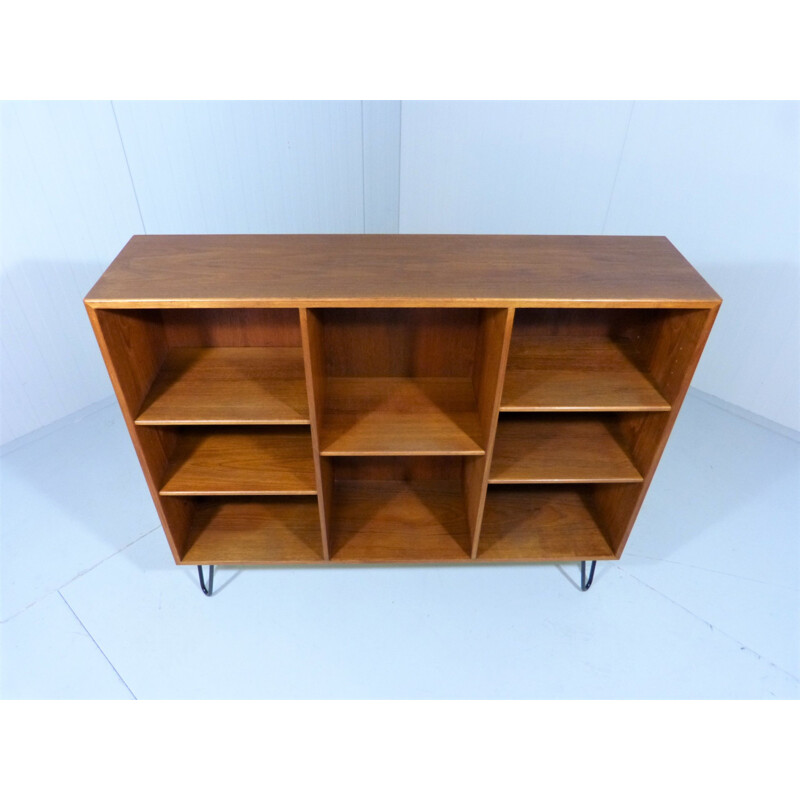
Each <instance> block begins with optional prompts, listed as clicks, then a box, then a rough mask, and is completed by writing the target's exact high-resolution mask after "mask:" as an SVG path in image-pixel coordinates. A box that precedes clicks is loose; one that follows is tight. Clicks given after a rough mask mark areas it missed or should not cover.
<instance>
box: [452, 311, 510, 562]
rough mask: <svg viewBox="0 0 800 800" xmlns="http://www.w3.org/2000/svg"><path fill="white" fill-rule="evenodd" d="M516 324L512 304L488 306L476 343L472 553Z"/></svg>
mask: <svg viewBox="0 0 800 800" xmlns="http://www.w3.org/2000/svg"><path fill="white" fill-rule="evenodd" d="M513 324H514V309H513V308H496V309H495V308H492V309H485V310H484V311H483V313H482V315H481V320H480V329H479V331H478V340H477V344H476V347H475V363H474V366H473V371H472V385H473V388H474V390H475V399H476V401H477V404H478V418H479V419H480V424H481V433H482V435H483V442H482V443H481V444H482V445H483V448H484V450H485V451H486V454H485V455H482V456H469V457H467V458H465V460H464V493H465V496H466V504H467V521H468V524H469V529H470V535H471V537H472V553H471V557H472V558H475V557H476V556H477V553H478V541H479V539H480V533H481V521H482V519H483V508H484V505H485V503H486V487H487V485H488V482H489V467H490V465H491V463H492V451H493V449H494V439H495V433H496V431H497V419H498V415H499V413H500V398H501V395H502V393H503V379H504V378H505V372H506V362H507V361H508V349H509V345H510V343H511V329H512V327H513Z"/></svg>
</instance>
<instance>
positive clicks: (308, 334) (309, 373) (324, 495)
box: [300, 308, 333, 561]
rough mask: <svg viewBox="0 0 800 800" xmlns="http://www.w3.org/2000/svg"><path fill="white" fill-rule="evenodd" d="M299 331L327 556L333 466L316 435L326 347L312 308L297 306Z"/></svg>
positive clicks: (327, 556) (322, 399)
mask: <svg viewBox="0 0 800 800" xmlns="http://www.w3.org/2000/svg"><path fill="white" fill-rule="evenodd" d="M300 333H301V335H302V338H303V361H304V363H305V369H306V389H307V390H308V414H309V418H310V419H311V447H312V450H313V453H314V473H315V475H316V480H317V502H318V503H319V521H320V529H321V532H322V554H323V557H324V558H325V560H326V561H329V560H330V547H329V540H330V535H329V530H330V524H331V505H332V503H333V467H332V465H331V463H330V461H329V460H328V459H323V458H322V456H321V455H320V448H319V435H320V430H321V428H322V415H323V412H324V409H325V351H324V349H323V340H322V320H321V318H320V315H319V312H317V311H314V310H313V309H307V308H301V309H300Z"/></svg>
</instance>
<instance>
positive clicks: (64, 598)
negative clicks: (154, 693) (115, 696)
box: [58, 590, 138, 700]
mask: <svg viewBox="0 0 800 800" xmlns="http://www.w3.org/2000/svg"><path fill="white" fill-rule="evenodd" d="M58 596H59V597H60V598H61V599H62V600H63V601H64V604H65V605H66V607H67V608H68V609H69V610H70V611H71V612H72V616H73V617H75V619H76V620H78V624H79V625H80V626H81V628H83V629H84V630H85V631H86V635H87V636H88V637H89V638H90V639H91V640H92V643H93V644H94V646H95V647H96V648H97V649H98V650H99V651H100V654H101V655H102V656H103V658H104V659H105V660H106V661H107V662H108V666H109V667H111V669H113V670H114V674H115V675H116V676H117V677H118V678H119V679H120V682H121V683H122V685H123V686H124V687H125V688H126V689H127V690H128V691H129V692H130V695H131V697H132V698H133V699H134V700H137V699H138V698H137V697H136V695H135V694H134V693H133V692H132V691H131V687H130V686H128V684H127V683H126V682H125V679H124V678H123V677H122V675H120V674H119V670H118V669H117V668H116V667H115V666H114V665H113V664H112V663H111V659H110V658H109V657H108V656H107V655H106V654H105V652H104V651H103V648H102V647H100V645H99V644H97V640H96V639H95V638H94V636H92V634H91V633H89V629H88V628H87V627H86V626H85V625H84V624H83V620H82V619H81V618H80V617H79V616H78V615H77V614H76V613H75V609H74V608H73V607H72V606H71V605H70V604H69V603H68V602H67V598H66V597H64V595H63V594H61V591H60V590H59V592H58Z"/></svg>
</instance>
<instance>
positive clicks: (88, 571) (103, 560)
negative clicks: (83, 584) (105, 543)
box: [57, 524, 161, 592]
mask: <svg viewBox="0 0 800 800" xmlns="http://www.w3.org/2000/svg"><path fill="white" fill-rule="evenodd" d="M160 527H161V525H160V524H159V525H156V526H155V528H151V529H150V530H149V531H145V532H144V533H143V534H142V535H141V536H137V537H136V539H134V540H133V541H132V542H128V544H126V545H125V546H124V547H120V549H119V550H117V551H116V552H114V553H111V554H110V555H107V556H106V557H105V558H103V559H101V560H100V561H98V562H97V563H96V564H92V566H91V567H87V568H86V569H85V570H83V571H82V572H79V573H78V574H77V575H75V576H73V577H72V578H70V579H69V580H68V581H67V582H66V583H64V584H62V585H61V586H59V587H58V590H57V591H59V592H60V591H61V590H62V589H66V588H67V586H70V585H71V584H73V583H74V582H75V581H76V580H78V578H82V577H83V576H84V575H88V574H89V573H90V572H91V571H92V570H94V569H97V567H99V566H100V565H101V564H105V563H106V561H108V560H109V559H112V558H114V557H115V556H118V555H119V554H120V553H124V552H125V551H126V550H127V549H128V548H129V547H133V545H135V544H137V543H138V542H141V541H142V539H144V538H145V537H146V536H149V535H150V534H151V533H155V532H156V531H157V530H158V529H159V528H160Z"/></svg>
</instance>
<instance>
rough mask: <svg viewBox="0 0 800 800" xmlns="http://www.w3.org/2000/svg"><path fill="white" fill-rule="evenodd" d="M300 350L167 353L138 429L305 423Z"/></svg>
mask: <svg viewBox="0 0 800 800" xmlns="http://www.w3.org/2000/svg"><path fill="white" fill-rule="evenodd" d="M308 422H309V415H308V395H307V393H306V384H305V376H304V372H303V351H302V348H300V347H208V348H197V347H179V348H176V349H174V350H170V351H169V352H168V353H167V356H166V359H165V361H164V364H163V366H162V367H161V370H160V372H159V373H158V375H157V376H156V379H155V381H154V382H153V386H152V388H151V389H150V391H149V393H148V395H147V397H146V398H145V400H144V403H143V404H142V407H141V410H140V411H139V415H138V417H137V418H136V424H137V425H184V424H187V425H189V424H195V425H216V424H232V425H246V424H250V425H257V424H271V425H280V424H284V425H294V424H297V423H308Z"/></svg>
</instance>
